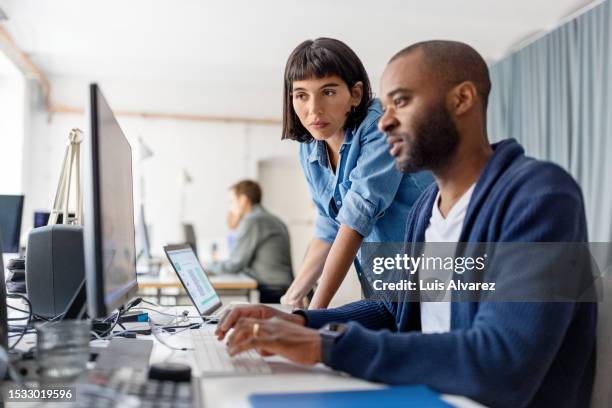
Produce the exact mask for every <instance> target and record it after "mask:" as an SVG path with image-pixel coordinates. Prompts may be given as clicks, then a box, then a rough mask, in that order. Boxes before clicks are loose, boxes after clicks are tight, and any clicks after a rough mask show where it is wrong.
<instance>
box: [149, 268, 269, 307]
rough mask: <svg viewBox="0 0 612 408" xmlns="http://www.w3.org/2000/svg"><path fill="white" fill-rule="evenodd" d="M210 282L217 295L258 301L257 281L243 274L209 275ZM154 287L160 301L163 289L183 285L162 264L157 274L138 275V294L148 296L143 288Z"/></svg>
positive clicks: (178, 287) (177, 288)
mask: <svg viewBox="0 0 612 408" xmlns="http://www.w3.org/2000/svg"><path fill="white" fill-rule="evenodd" d="M210 282H211V283H212V286H213V288H215V290H216V291H217V292H218V293H219V296H241V297H244V298H245V299H246V300H247V301H249V302H250V303H259V291H258V290H257V281H256V280H255V279H253V278H251V277H249V276H247V275H245V274H242V273H239V274H221V275H212V276H210ZM147 289H154V290H155V295H154V296H156V297H157V303H160V297H161V296H164V294H163V293H162V292H163V291H164V290H165V289H173V290H175V291H176V290H178V291H179V293H180V292H182V291H183V285H181V282H180V281H179V279H178V278H177V276H176V273H175V272H174V271H173V270H171V267H169V266H163V267H162V268H161V271H160V273H159V276H148V275H138V290H139V291H141V293H140V296H150V295H148V294H146V293H143V292H142V291H143V290H147ZM169 296H176V295H169Z"/></svg>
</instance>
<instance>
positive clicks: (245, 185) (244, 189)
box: [230, 180, 261, 204]
mask: <svg viewBox="0 0 612 408" xmlns="http://www.w3.org/2000/svg"><path fill="white" fill-rule="evenodd" d="M230 190H232V191H233V192H234V194H236V197H239V196H241V195H245V196H246V197H247V198H248V199H249V201H250V202H251V204H259V203H261V187H260V186H259V184H258V183H257V182H255V181H253V180H241V181H239V182H237V183H236V184H234V185H233V186H231V187H230Z"/></svg>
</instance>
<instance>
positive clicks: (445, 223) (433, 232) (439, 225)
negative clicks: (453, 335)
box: [419, 183, 476, 333]
mask: <svg viewBox="0 0 612 408" xmlns="http://www.w3.org/2000/svg"><path fill="white" fill-rule="evenodd" d="M475 185H476V183H474V184H472V186H470V188H469V189H468V190H467V191H466V192H465V193H463V195H462V196H461V198H460V199H459V200H458V201H457V202H456V203H455V205H453V207H452V208H451V209H450V211H449V213H448V215H447V217H446V218H444V217H443V216H442V214H441V213H440V209H439V207H438V205H439V202H440V192H438V196H437V197H436V199H435V200H434V205H433V209H432V211H431V218H430V219H429V225H428V226H427V229H426V230H425V242H454V243H455V245H454V246H452V248H455V247H456V243H457V242H458V241H459V236H460V235H461V229H462V228H463V220H464V218H465V214H466V212H467V208H468V205H469V203H470V198H472V193H473V192H474V186H475ZM425 251H426V252H427V254H428V255H430V253H429V252H428V250H427V245H426V246H425ZM444 252H445V253H446V256H454V252H455V251H454V249H453V250H452V253H450V254H449V247H446V246H445V248H444ZM419 278H421V279H422V275H420V276H419ZM448 278H450V275H449V276H448ZM423 296H424V294H421V298H423ZM444 300H446V301H442V302H421V303H420V305H421V329H422V331H423V333H444V332H448V331H450V305H451V304H450V302H449V301H448V300H450V293H446V294H445V296H444Z"/></svg>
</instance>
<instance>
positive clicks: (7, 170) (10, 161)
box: [0, 53, 26, 194]
mask: <svg viewBox="0 0 612 408" xmlns="http://www.w3.org/2000/svg"><path fill="white" fill-rule="evenodd" d="M25 97H26V80H25V79H24V77H23V75H22V74H21V72H20V71H19V70H18V69H17V68H16V67H15V66H14V65H13V64H12V63H11V62H10V61H9V60H8V59H7V58H6V57H5V56H4V55H3V54H2V53H0V154H1V156H0V194H20V193H21V192H22V170H23V169H22V151H23V143H24V132H25V114H26V99H25Z"/></svg>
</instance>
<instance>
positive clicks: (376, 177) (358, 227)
mask: <svg viewBox="0 0 612 408" xmlns="http://www.w3.org/2000/svg"><path fill="white" fill-rule="evenodd" d="M356 137H357V135H356ZM359 137H360V138H361V140H362V145H361V152H360V156H359V159H358V160H357V165H356V166H355V168H354V169H353V171H352V172H351V174H350V176H349V180H350V182H351V185H350V188H349V189H348V191H347V192H346V194H345V196H344V202H343V204H342V208H341V209H340V211H339V212H338V217H337V220H338V222H339V223H340V224H344V225H346V226H348V227H350V228H352V229H354V230H355V231H357V232H358V233H359V234H360V235H361V236H363V237H366V236H368V235H369V234H370V232H371V231H372V228H373V227H374V224H376V221H377V220H378V218H380V217H381V216H382V215H383V214H384V212H385V210H386V209H387V208H388V207H389V206H390V205H391V203H393V200H394V198H395V195H396V194H397V190H398V188H399V186H400V184H401V181H402V177H403V174H402V173H401V172H400V171H398V170H397V169H396V168H395V160H394V159H393V157H392V156H391V154H389V145H388V144H387V141H386V139H385V136H384V135H383V134H382V133H380V132H379V131H378V129H377V127H376V123H372V124H371V125H370V126H369V127H368V128H367V129H366V131H365V132H364V133H363V134H361V135H360V136H359Z"/></svg>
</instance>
